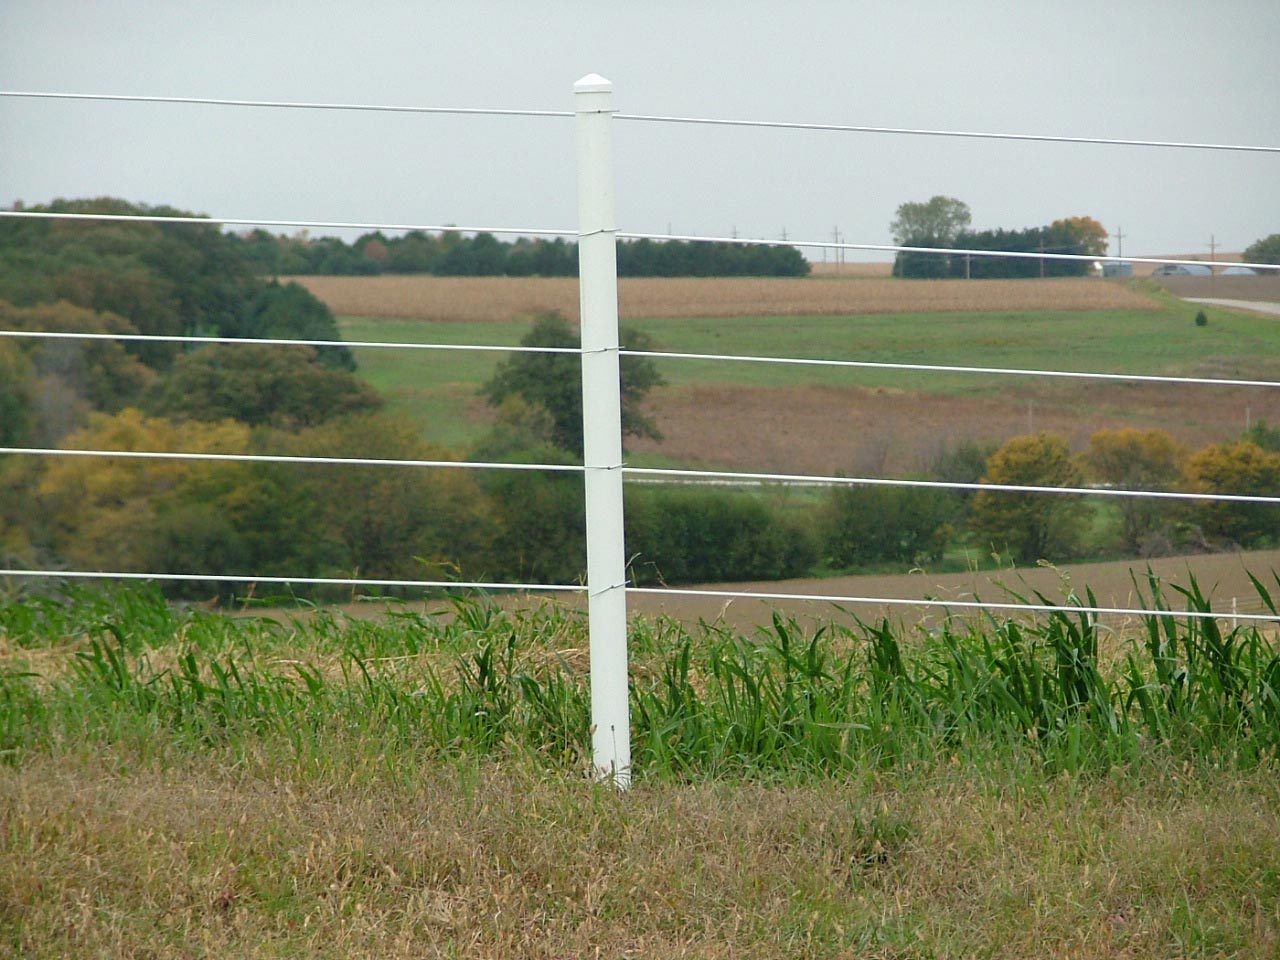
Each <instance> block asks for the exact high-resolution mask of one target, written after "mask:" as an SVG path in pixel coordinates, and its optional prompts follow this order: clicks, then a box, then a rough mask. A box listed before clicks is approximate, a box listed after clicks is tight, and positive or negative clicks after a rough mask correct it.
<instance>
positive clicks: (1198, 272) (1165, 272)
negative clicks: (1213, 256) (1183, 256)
mask: <svg viewBox="0 0 1280 960" xmlns="http://www.w3.org/2000/svg"><path fill="white" fill-rule="evenodd" d="M1151 275H1152V276H1153V277H1211V276H1213V271H1212V270H1210V269H1209V267H1207V266H1206V265H1204V264H1202V263H1166V264H1164V265H1163V266H1159V267H1156V268H1155V269H1154V270H1152V271H1151Z"/></svg>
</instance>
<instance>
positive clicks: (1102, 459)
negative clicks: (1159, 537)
mask: <svg viewBox="0 0 1280 960" xmlns="http://www.w3.org/2000/svg"><path fill="white" fill-rule="evenodd" d="M1186 459H1187V450H1186V448H1185V447H1183V446H1182V445H1181V444H1179V443H1178V442H1177V441H1175V440H1174V439H1173V438H1172V437H1171V436H1169V434H1167V433H1165V432H1164V431H1163V430H1135V429H1134V428H1132V427H1126V428H1124V429H1122V430H1099V431H1098V432H1097V433H1095V434H1094V435H1093V436H1092V437H1090V438H1089V452H1088V454H1087V455H1086V462H1087V464H1088V467H1089V473H1090V475H1091V476H1092V477H1093V479H1094V480H1096V481H1098V482H1099V483H1103V484H1106V485H1107V486H1110V487H1116V488H1118V489H1122V490H1172V489H1174V488H1176V487H1177V485H1178V481H1179V480H1180V479H1181V478H1182V469H1183V464H1184V463H1185V462H1186ZM1118 505H1119V509H1120V516H1121V518H1122V522H1123V527H1124V529H1123V535H1124V543H1125V546H1126V547H1128V548H1129V549H1130V550H1133V551H1135V552H1143V550H1144V544H1145V543H1146V541H1147V540H1148V538H1149V537H1150V536H1152V535H1153V534H1156V533H1160V532H1161V531H1162V530H1163V529H1164V528H1166V527H1168V525H1169V522H1170V511H1169V509H1168V504H1167V503H1166V502H1165V501H1163V500H1160V499H1153V498H1150V497H1120V498H1119V500H1118Z"/></svg>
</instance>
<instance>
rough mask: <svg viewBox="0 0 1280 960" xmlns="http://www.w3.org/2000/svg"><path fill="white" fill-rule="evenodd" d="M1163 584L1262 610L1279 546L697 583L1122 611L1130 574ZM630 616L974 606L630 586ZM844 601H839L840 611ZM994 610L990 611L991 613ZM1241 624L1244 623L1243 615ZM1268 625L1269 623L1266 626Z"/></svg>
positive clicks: (732, 618) (746, 621) (1273, 588)
mask: <svg viewBox="0 0 1280 960" xmlns="http://www.w3.org/2000/svg"><path fill="white" fill-rule="evenodd" d="M1148 567H1150V568H1151V571H1152V572H1153V573H1155V574H1156V575H1157V576H1159V577H1160V578H1162V579H1163V580H1164V581H1165V582H1166V583H1176V584H1179V585H1181V586H1187V585H1188V583H1189V576H1191V575H1194V576H1195V578H1196V582H1197V583H1198V584H1199V586H1200V589H1201V591H1202V592H1203V593H1204V595H1205V596H1206V597H1208V598H1209V600H1210V601H1211V602H1212V603H1213V607H1214V609H1215V611H1221V612H1222V613H1223V614H1224V617H1223V619H1224V624H1229V623H1230V615H1231V612H1232V609H1233V607H1234V608H1235V610H1236V611H1237V612H1238V613H1240V614H1247V613H1265V612H1266V611H1265V610H1264V608H1263V604H1262V602H1261V599H1260V597H1259V596H1258V593H1257V590H1256V589H1255V588H1254V586H1253V584H1252V583H1251V582H1250V580H1249V573H1252V574H1253V575H1254V576H1256V577H1257V578H1258V579H1259V580H1261V581H1262V583H1263V584H1264V585H1269V587H1270V593H1271V595H1272V596H1273V597H1275V595H1276V593H1277V585H1276V581H1275V579H1274V577H1273V576H1272V572H1273V571H1276V572H1280V550H1255V551H1251V552H1246V553H1218V554H1203V555H1197V556H1185V557H1163V558H1158V559H1152V560H1116V561H1112V562H1110V563H1080V564H1071V563H1068V564H1063V565H1062V566H1060V567H1030V568H1021V569H1016V570H1000V571H991V570H987V571H982V572H971V573H945V574H930V573H927V572H925V571H923V570H918V571H914V572H911V573H905V572H904V573H901V574H891V575H864V576H852V577H831V578H828V579H822V580H814V579H808V580H781V581H775V582H768V583H730V584H710V585H707V586H702V587H697V588H695V589H700V590H723V591H727V592H742V593H775V594H805V595H809V596H812V595H815V594H816V595H820V596H828V597H871V598H878V599H899V600H907V601H911V600H925V599H929V600H944V601H951V602H955V601H973V600H975V599H981V600H983V601H986V602H988V603H1010V602H1014V603H1020V602H1022V601H1020V600H1016V599H1015V598H1014V597H1013V595H1014V594H1017V595H1019V596H1021V597H1022V598H1024V599H1025V600H1026V601H1028V602H1032V603H1034V602H1036V596H1035V595H1036V593H1040V594H1041V595H1042V596H1044V597H1045V599H1047V600H1048V601H1049V602H1051V603H1063V602H1065V600H1066V597H1067V595H1068V593H1069V592H1070V591H1071V590H1075V591H1076V592H1077V593H1078V594H1079V595H1080V596H1081V597H1083V596H1084V594H1085V590H1086V588H1088V589H1091V590H1092V591H1093V592H1094V596H1095V597H1096V598H1097V601H1098V605H1099V606H1103V607H1112V608H1120V609H1134V608H1139V609H1141V608H1145V607H1146V606H1147V603H1148V602H1149V601H1147V600H1144V599H1143V598H1142V597H1140V596H1139V595H1138V593H1137V591H1135V589H1134V585H1133V577H1134V576H1136V577H1137V578H1138V582H1139V583H1141V584H1143V587H1144V595H1145V586H1146V584H1145V580H1144V578H1145V576H1146V570H1147V568H1148ZM1167 592H1168V594H1169V596H1167V597H1166V598H1165V599H1166V602H1167V603H1168V605H1169V606H1170V607H1171V608H1172V609H1185V604H1182V603H1179V602H1178V601H1180V600H1181V597H1179V596H1178V595H1177V594H1175V593H1174V592H1173V591H1167ZM627 606H628V609H629V611H630V612H631V613H632V614H647V615H658V614H661V615H665V616H670V617H673V618H675V619H677V620H681V621H683V622H686V623H696V622H697V621H699V620H705V621H706V622H708V623H719V624H722V625H724V626H726V627H729V628H730V629H733V630H738V631H745V632H748V633H750V632H751V631H753V630H755V629H756V628H758V627H768V625H769V624H770V622H771V619H772V615H773V612H774V611H775V610H779V611H782V612H784V613H786V614H788V615H791V616H794V617H796V618H797V619H798V620H800V621H801V622H802V623H806V624H813V623H820V622H826V621H833V620H834V621H836V622H845V623H849V622H852V620H853V616H854V615H856V616H857V617H859V618H861V619H862V620H864V621H866V622H871V621H873V620H874V619H877V618H880V617H888V618H889V619H890V620H891V621H893V622H895V623H897V622H902V623H904V624H908V625H911V624H920V625H922V626H926V627H927V626H929V625H931V624H937V623H939V622H940V621H941V620H943V619H944V618H945V617H946V616H947V615H948V614H952V615H956V616H959V617H961V618H966V617H972V616H974V615H975V614H974V613H972V612H970V611H966V610H964V609H963V608H959V607H956V608H951V609H950V610H948V609H943V608H938V607H926V606H912V605H911V604H910V603H895V604H884V603H841V604H839V605H837V604H835V603H832V602H831V601H825V600H753V599H750V598H746V597H738V598H728V597H693V596H659V595H650V594H632V595H631V596H630V597H629V598H628V600H627ZM842 608H843V609H842ZM997 615H998V614H997ZM1103 622H1104V623H1106V624H1107V625H1108V628H1109V629H1110V630H1112V631H1115V633H1116V635H1124V636H1133V635H1134V634H1135V632H1136V630H1137V628H1138V626H1139V621H1138V620H1137V619H1136V618H1132V617H1123V616H1118V615H1115V616H1113V615H1108V616H1105V617H1104V618H1103ZM1242 622H1243V621H1242ZM1267 629H1274V628H1273V627H1271V628H1267Z"/></svg>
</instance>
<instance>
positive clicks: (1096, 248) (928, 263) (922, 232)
mask: <svg viewBox="0 0 1280 960" xmlns="http://www.w3.org/2000/svg"><path fill="white" fill-rule="evenodd" d="M971 221H972V215H971V212H970V210H969V206H968V204H966V203H965V202H964V201H962V200H957V199H956V198H955V197H945V196H934V197H931V198H930V199H929V200H927V201H924V202H908V203H903V204H901V205H900V206H899V207H898V209H897V213H896V215H895V217H894V220H893V222H892V223H891V224H890V225H889V230H890V233H891V234H892V235H893V240H894V243H895V244H897V245H899V246H906V247H932V248H939V247H941V248H953V249H956V250H989V251H992V252H993V253H1032V254H1034V253H1048V254H1070V255H1073V256H1078V257H1102V256H1106V253H1107V241H1108V234H1107V230H1106V228H1105V227H1103V226H1102V224H1100V223H1099V222H1098V221H1097V220H1095V219H1093V218H1092V217H1065V218H1063V219H1060V220H1055V221H1053V223H1051V224H1048V225H1047V226H1040V227H1025V228H1020V229H1004V228H996V229H992V230H971V229H970V228H969V225H970V222H971ZM1091 269H1092V264H1091V262H1090V261H1089V260H1054V259H1040V258H1038V257H1000V256H987V255H981V256H971V255H967V254H961V253H955V254H951V253H916V252H912V251H901V252H899V253H898V255H897V256H896V257H895V259H894V264H893V275H894V276H896V277H908V278H916V279H940V278H953V279H954V278H971V279H994V278H1022V277H1081V276H1086V275H1088V274H1089V273H1090V271H1091Z"/></svg>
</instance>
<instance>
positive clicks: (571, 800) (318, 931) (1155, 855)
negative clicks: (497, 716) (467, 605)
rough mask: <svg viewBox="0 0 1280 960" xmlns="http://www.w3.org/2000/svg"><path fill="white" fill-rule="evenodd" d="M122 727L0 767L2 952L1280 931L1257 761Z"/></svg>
mask: <svg viewBox="0 0 1280 960" xmlns="http://www.w3.org/2000/svg"><path fill="white" fill-rule="evenodd" d="M256 763H257V761H256V760H255V758H247V759H245V760H241V761H238V762H235V763H232V762H230V758H223V759H222V760H219V758H218V756H217V754H216V753H214V754H211V755H210V756H208V757H207V758H206V759H205V762H203V763H199V764H196V763H189V764H187V765H185V766H184V765H169V766H167V767H166V768H163V769H162V768H160V767H159V766H158V765H156V764H154V763H149V762H147V761H146V760H143V759H142V758H139V757H136V756H131V755H129V754H128V753H127V752H124V753H119V754H115V755H107V756H96V757H88V756H83V755H80V756H75V755H73V751H68V754H67V755H64V756H61V757H58V758H42V757H32V758H30V759H29V761H28V762H27V764H26V765H25V766H24V768H23V769H22V770H20V771H16V770H13V769H11V768H7V767H6V768H0V811H3V828H2V829H0V943H2V944H3V945H0V951H3V950H5V949H9V950H11V951H12V952H11V953H10V954H9V955H11V956H22V957H27V958H32V960H43V958H54V957H58V958H62V957H148V958H154V960H169V958H172V960H178V958H193V957H228V956H235V957H245V958H268V957H284V956H289V957H295V956H307V957H334V958H337V957H342V958H362V957H368V958H378V960H384V958H385V960H400V958H408V957H437V956H438V957H445V956H447V957H459V958H474V960H481V958H503V960H517V958H545V960H552V958H568V957H636V958H640V957H643V958H646V960H649V958H654V960H662V958H668V957H670V958H674V957H708V958H729V957H734V958H739V957H741V958H770V960H773V958H777V957H801V956H803V957H835V958H844V957H848V958H854V957H858V958H863V957H870V958H891V957H917V956H937V957H943V956H947V957H962V956H979V955H980V956H986V957H992V958H1025V957H1031V956H1036V957H1051V958H1053V957H1062V958H1066V957H1076V958H1092V957H1096V958H1104V957H1125V958H1130V960H1142V958H1164V957H1169V956H1174V955H1177V956H1184V955H1195V956H1227V955H1231V956H1244V955H1248V956H1257V957H1262V956H1275V953H1274V951H1275V950H1276V949H1277V947H1278V946H1280V915H1278V913H1277V906H1276V903H1277V901H1276V899H1275V893H1276V886H1275V879H1274V876H1275V871H1274V865H1275V864H1276V863H1277V862H1280V820H1278V817H1277V809H1280V806H1278V805H1277V800H1278V799H1280V797H1278V796H1277V789H1276V781H1275V779H1274V776H1273V775H1272V774H1269V773H1266V772H1262V773H1257V774H1253V775H1248V774H1238V773H1233V774H1231V775H1229V776H1228V775H1226V774H1222V775H1219V776H1215V777H1212V778H1207V779H1206V780H1201V779H1197V778H1196V777H1195V775H1194V774H1192V773H1191V772H1190V771H1181V770H1176V769H1174V770H1171V771H1169V778H1168V781H1167V782H1161V780H1160V778H1159V777H1153V778H1152V781H1151V782H1150V783H1149V784H1146V783H1143V784H1140V783H1136V782H1134V781H1132V780H1125V779H1123V778H1113V779H1108V778H1099V779H1098V780H1097V781H1096V782H1089V781H1076V780H1072V779H1069V778H1060V779H1057V780H1049V781H1048V782H1044V783H1040V784H1036V785H1034V786H1032V787H1031V788H1030V789H1028V788H1027V787H1025V786H1024V785H1021V784H1018V783H1016V782H1015V783H1008V784H1004V785H1000V784H995V783H990V782H984V781H982V780H981V778H980V777H978V776H976V775H971V774H969V773H968V772H967V771H966V770H965V769H964V768H963V767H959V766H957V767H953V768H952V767H948V768H945V769H939V770H933V771H920V772H919V773H917V774H916V775H914V776H911V775H908V776H905V777H903V778H900V779H899V780H896V781H895V780H893V779H889V778H887V777H884V778H873V777H868V778H866V779H861V780H855V781H847V782H829V783H821V784H815V785H806V786H784V785H776V786H771V785H760V784H750V783H745V784H743V783H738V784H728V783H724V784H701V785H698V784H692V785H679V784H675V785H666V784H654V785H649V786H641V787H638V788H637V789H636V790H634V791H633V792H632V793H631V794H629V795H627V796H618V795H616V794H614V793H612V792H610V791H607V790H604V789H595V788H592V787H591V786H590V785H588V784H586V783H583V782H579V781H574V780H572V779H570V778H566V777H556V776H552V775H548V774H545V773H539V772H538V771H536V770H531V769H529V767H528V766H527V765H525V764H520V763H515V764H512V763H510V762H508V763H503V762H486V763H484V764H482V765H478V766H469V765H464V764H456V765H448V764H437V765H434V766H428V767H426V768H425V769H421V770H418V771H416V772H415V776H414V777H413V778H412V779H410V778H401V779H399V780H397V779H395V778H393V777H389V776H387V774H386V772H385V771H384V772H383V773H381V774H378V773H377V771H374V770H370V769H362V768H360V767H359V766H348V765H346V764H345V763H344V762H343V761H339V765H338V766H337V767H336V768H335V769H332V770H329V771H328V772H327V774H324V775H320V776H306V775H304V776H301V777H299V776H297V775H293V776H290V775H287V774H286V775H281V772H280V771H277V772H276V773H275V774H274V775H271V776H261V775H257V774H255V773H254V769H255V766H256Z"/></svg>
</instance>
